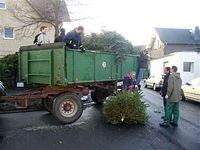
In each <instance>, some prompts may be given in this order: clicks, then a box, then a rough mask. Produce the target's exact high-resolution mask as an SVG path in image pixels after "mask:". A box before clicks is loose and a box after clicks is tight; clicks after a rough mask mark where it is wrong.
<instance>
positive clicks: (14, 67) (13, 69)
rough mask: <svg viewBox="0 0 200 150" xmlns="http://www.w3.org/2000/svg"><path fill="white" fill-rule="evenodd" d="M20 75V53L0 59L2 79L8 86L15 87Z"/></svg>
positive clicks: (0, 76) (0, 78)
mask: <svg viewBox="0 0 200 150" xmlns="http://www.w3.org/2000/svg"><path fill="white" fill-rule="evenodd" d="M17 77H18V55H17V53H16V54H10V55H7V56H5V57H4V58H1V59H0V81H2V82H3V83H4V86H5V87H6V88H13V87H14V86H15V84H16V81H17Z"/></svg>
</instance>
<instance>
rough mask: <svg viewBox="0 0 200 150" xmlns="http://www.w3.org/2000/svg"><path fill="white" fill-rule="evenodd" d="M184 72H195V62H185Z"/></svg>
mask: <svg viewBox="0 0 200 150" xmlns="http://www.w3.org/2000/svg"><path fill="white" fill-rule="evenodd" d="M183 71H184V72H194V62H184V63H183Z"/></svg>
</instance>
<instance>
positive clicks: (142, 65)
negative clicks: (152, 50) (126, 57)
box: [136, 49, 150, 89]
mask: <svg viewBox="0 0 200 150" xmlns="http://www.w3.org/2000/svg"><path fill="white" fill-rule="evenodd" d="M149 61H150V56H149V53H148V49H144V50H143V51H142V52H141V53H140V57H139V70H138V75H137V80H136V81H137V85H138V88H139V89H140V81H141V80H142V78H143V75H144V72H145V71H146V70H148V68H149Z"/></svg>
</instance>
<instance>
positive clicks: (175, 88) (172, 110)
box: [160, 66, 182, 127]
mask: <svg viewBox="0 0 200 150" xmlns="http://www.w3.org/2000/svg"><path fill="white" fill-rule="evenodd" d="M177 70H178V69H177V67H176V66H172V70H171V71H172V73H171V74H170V76H169V79H168V87H167V95H166V96H165V98H166V110H165V121H164V122H163V123H160V126H161V127H169V125H170V124H171V125H173V126H175V127H178V119H179V101H180V99H181V85H182V80H181V78H180V73H177ZM172 117H173V122H170V120H171V118H172Z"/></svg>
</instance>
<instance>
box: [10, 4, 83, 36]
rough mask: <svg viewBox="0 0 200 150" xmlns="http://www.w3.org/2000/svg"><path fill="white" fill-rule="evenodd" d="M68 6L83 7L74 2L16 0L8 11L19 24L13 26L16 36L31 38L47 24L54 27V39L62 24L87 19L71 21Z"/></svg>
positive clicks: (73, 19)
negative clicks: (16, 32)
mask: <svg viewBox="0 0 200 150" xmlns="http://www.w3.org/2000/svg"><path fill="white" fill-rule="evenodd" d="M68 5H73V6H75V5H76V6H84V4H83V3H80V2H79V1H76V0H18V1H15V3H11V4H10V7H9V11H10V12H11V14H12V15H13V17H14V18H16V19H17V21H18V22H19V23H18V24H17V25H16V26H15V29H16V31H18V34H21V35H22V36H27V37H28V36H32V35H33V34H35V32H36V31H37V29H38V28H39V27H40V26H41V25H42V24H43V23H47V24H51V25H52V26H53V27H54V29H55V37H56V36H57V35H58V34H59V29H60V28H61V27H62V24H63V22H70V21H77V20H82V19H87V18H86V17H85V18H84V17H83V18H72V19H71V18H70V12H69V11H68V7H67V6H68Z"/></svg>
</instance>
